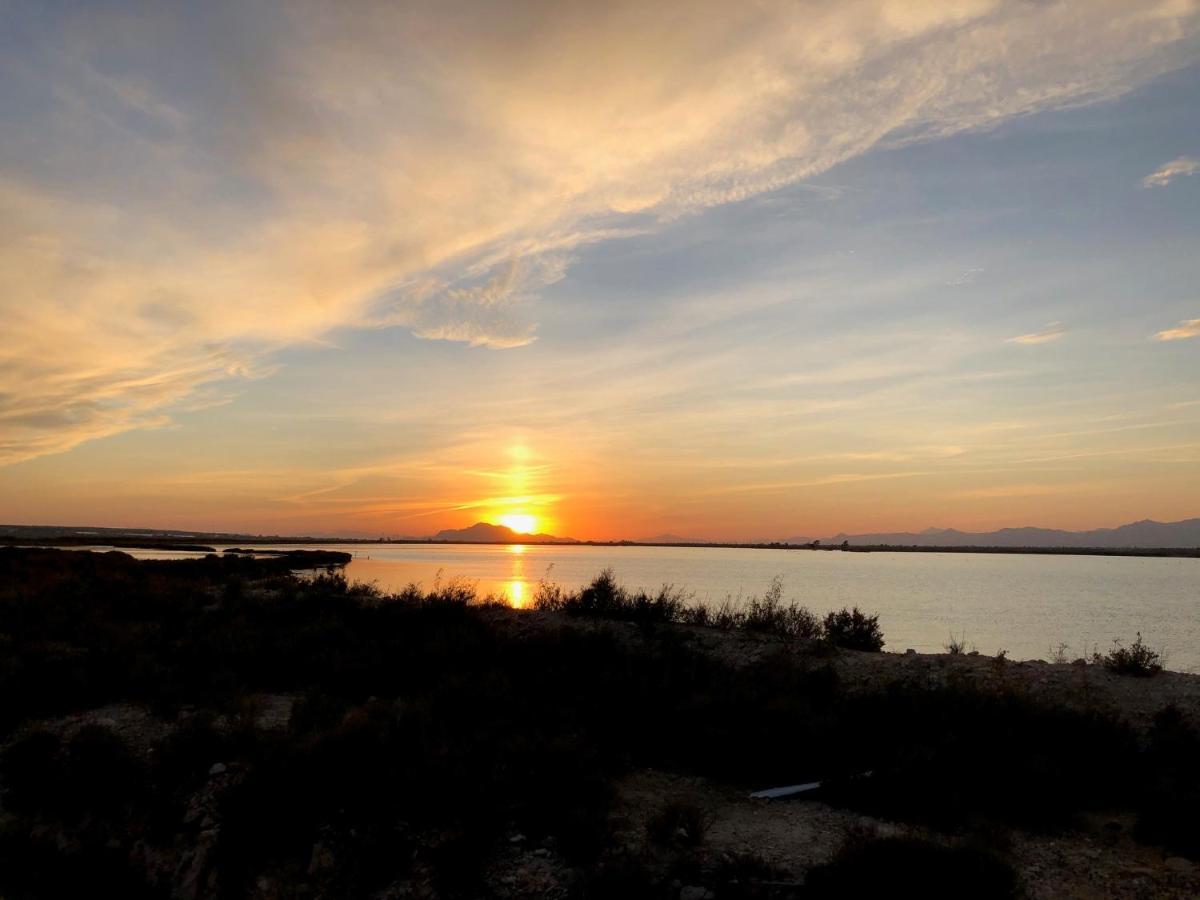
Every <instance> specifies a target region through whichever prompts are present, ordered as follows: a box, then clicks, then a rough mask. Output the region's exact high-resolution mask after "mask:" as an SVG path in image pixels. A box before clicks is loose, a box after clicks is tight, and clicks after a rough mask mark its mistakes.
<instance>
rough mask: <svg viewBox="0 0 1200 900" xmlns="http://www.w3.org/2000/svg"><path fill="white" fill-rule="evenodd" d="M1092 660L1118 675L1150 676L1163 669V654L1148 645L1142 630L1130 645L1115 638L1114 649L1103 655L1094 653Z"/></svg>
mask: <svg viewBox="0 0 1200 900" xmlns="http://www.w3.org/2000/svg"><path fill="white" fill-rule="evenodd" d="M1092 662H1094V663H1095V664H1096V665H1101V666H1104V668H1106V669H1108V671H1110V672H1116V673H1117V674H1118V675H1134V676H1137V677H1139V678H1149V677H1150V676H1151V675H1157V674H1158V673H1159V672H1161V671H1162V654H1161V653H1159V652H1158V651H1157V650H1151V649H1150V648H1149V647H1147V646H1146V644H1145V642H1144V641H1142V633H1141V632H1140V631H1139V632H1138V633H1137V640H1135V641H1134V642H1133V643H1132V644H1130V645H1129V646H1128V647H1126V646H1124V645H1123V644H1122V643H1121V641H1120V640H1114V641H1113V647H1112V649H1111V650H1109V651H1108V652H1107V653H1105V654H1104V655H1103V656H1102V655H1101V654H1100V653H1099V652H1097V653H1094V654H1093V655H1092Z"/></svg>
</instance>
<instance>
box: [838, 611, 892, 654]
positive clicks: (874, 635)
mask: <svg viewBox="0 0 1200 900" xmlns="http://www.w3.org/2000/svg"><path fill="white" fill-rule="evenodd" d="M823 628H824V636H825V640H827V641H828V642H829V643H831V644H833V645H834V646H835V647H845V648H846V649H848V650H867V651H870V652H873V653H878V652H879V651H880V650H882V649H883V644H884V640H883V629H881V628H880V627H879V616H868V615H867V614H866V613H864V612H863V611H862V610H860V609H859V608H858V607H857V606H856V607H854V609H843V610H841V611H839V612H831V613H830V614H829V615H827V616H826V617H825V622H824V625H823Z"/></svg>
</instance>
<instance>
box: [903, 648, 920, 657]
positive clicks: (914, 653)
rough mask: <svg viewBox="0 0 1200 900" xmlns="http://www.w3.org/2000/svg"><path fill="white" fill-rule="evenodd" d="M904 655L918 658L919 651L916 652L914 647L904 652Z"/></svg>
mask: <svg viewBox="0 0 1200 900" xmlns="http://www.w3.org/2000/svg"><path fill="white" fill-rule="evenodd" d="M904 655H905V656H916V655H917V651H916V650H914V649H913V648H912V647H909V648H908V649H907V650H905V651H904Z"/></svg>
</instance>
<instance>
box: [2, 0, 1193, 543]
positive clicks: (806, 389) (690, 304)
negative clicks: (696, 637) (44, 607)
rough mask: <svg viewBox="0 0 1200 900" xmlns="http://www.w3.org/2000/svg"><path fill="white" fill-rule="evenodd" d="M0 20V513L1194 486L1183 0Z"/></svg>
mask: <svg viewBox="0 0 1200 900" xmlns="http://www.w3.org/2000/svg"><path fill="white" fill-rule="evenodd" d="M0 17H2V18H3V20H4V22H5V23H6V24H5V28H4V29H3V30H0V522H6V523H29V524H75V525H85V524H90V525H111V526H129V527H161V528H181V529H196V530H223V531H245V532H252V533H268V534H347V535H349V534H361V535H369V536H377V535H389V536H397V535H426V534H430V533H433V532H435V531H437V530H439V529H442V528H451V527H462V526H466V525H469V524H471V523H473V522H475V521H479V520H485V521H506V522H508V523H511V524H515V525H517V526H518V527H520V528H521V529H522V530H525V529H528V528H532V529H535V530H537V531H543V532H549V533H554V534H558V535H569V536H573V537H577V538H581V539H597V540H603V539H619V538H639V537H645V536H651V535H657V534H660V533H667V532H669V533H674V534H680V535H683V536H686V537H695V538H702V539H724V540H774V539H781V538H787V537H793V536H809V537H824V536H829V535H833V534H836V533H838V532H849V533H855V532H870V531H896V530H920V529H922V528H925V527H930V526H937V527H957V528H961V529H964V530H990V529H992V528H998V527H1005V526H1019V525H1038V526H1044V527H1060V528H1071V529H1085V528H1094V527H1103V526H1114V525H1118V524H1121V523H1124V522H1128V521H1132V520H1136V519H1141V518H1154V519H1159V520H1167V521H1169V520H1177V519H1182V518H1189V517H1194V516H1200V390H1198V388H1200V0H1162V2H1149V0H1147V2H1139V3H1131V2H1127V0H1114V2H1109V0H1010V2H1000V0H945V2H938V3H933V2H915V0H913V2H901V0H836V2H834V0H788V2H778V3H776V2H752V3H746V2H738V3H732V2H689V3H686V4H683V3H680V4H677V3H671V2H664V3H654V4H647V3H644V2H623V0H607V2H605V3H603V4H598V3H591V2H588V3H583V2H579V3H577V2H569V0H566V2H564V0H559V2H524V0H512V2H504V3H494V2H486V3H485V2H471V0H441V2H429V3H425V2H410V3H404V4H395V3H372V2H357V0H353V2H341V3H338V4H328V3H306V2H289V3H279V4H273V3H269V2H263V3H255V4H244V3H230V4H223V3H212V4H184V3H181V4H172V3H147V4H138V3H116V2H103V0H100V2H87V3H78V4H73V3H60V2H48V0H42V2H23V0H0Z"/></svg>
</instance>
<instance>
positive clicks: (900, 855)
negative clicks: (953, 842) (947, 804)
mask: <svg viewBox="0 0 1200 900" xmlns="http://www.w3.org/2000/svg"><path fill="white" fill-rule="evenodd" d="M805 887H806V890H805V892H804V897H806V898H810V897H811V898H813V900H822V898H830V900H833V898H839V900H840V898H843V897H883V896H898V897H922V898H927V900H943V898H944V900H959V898H961V897H972V898H978V900H1007V898H1010V897H1014V896H1016V893H1017V875H1016V872H1015V871H1014V870H1013V868H1012V866H1011V865H1009V864H1008V863H1007V862H1005V861H1004V860H1002V859H1001V858H1000V857H998V856H996V855H994V854H992V853H989V852H987V851H985V850H982V849H979V848H977V847H972V846H946V845H943V844H938V843H934V842H932V841H926V840H920V839H917V838H900V837H888V838H867V837H862V836H858V835H853V836H851V838H850V839H849V840H847V842H846V844H845V846H844V847H843V848H842V850H841V851H840V852H839V853H838V855H837V857H836V858H834V860H833V861H831V862H829V863H827V864H826V865H823V866H818V867H816V868H815V869H812V870H811V871H809V873H808V877H807V879H806V882H805Z"/></svg>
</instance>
